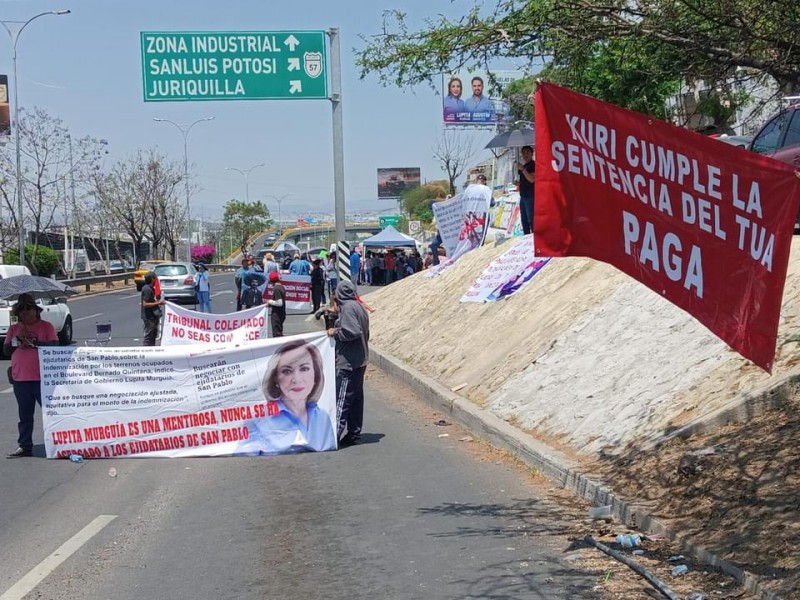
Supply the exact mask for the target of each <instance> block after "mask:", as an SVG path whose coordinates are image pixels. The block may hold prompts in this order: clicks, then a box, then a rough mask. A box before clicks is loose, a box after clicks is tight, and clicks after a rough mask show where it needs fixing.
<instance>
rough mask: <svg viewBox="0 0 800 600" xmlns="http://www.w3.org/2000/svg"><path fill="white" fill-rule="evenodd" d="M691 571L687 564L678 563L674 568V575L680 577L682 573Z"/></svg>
mask: <svg viewBox="0 0 800 600" xmlns="http://www.w3.org/2000/svg"><path fill="white" fill-rule="evenodd" d="M688 572H689V567H687V566H686V565H678V566H677V567H675V568H674V569H672V576H673V577H680V576H681V575H686V574H687V573H688Z"/></svg>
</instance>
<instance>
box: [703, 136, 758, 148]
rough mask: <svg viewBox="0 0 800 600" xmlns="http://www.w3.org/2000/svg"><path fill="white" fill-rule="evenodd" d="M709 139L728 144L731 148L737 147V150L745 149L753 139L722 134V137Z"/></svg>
mask: <svg viewBox="0 0 800 600" xmlns="http://www.w3.org/2000/svg"><path fill="white" fill-rule="evenodd" d="M711 137H712V138H714V139H715V140H718V141H720V142H723V143H725V144H730V145H731V146H737V147H738V148H747V146H748V145H749V144H750V142H752V141H753V138H752V137H750V136H749V135H728V134H725V133H723V134H722V135H718V136H711Z"/></svg>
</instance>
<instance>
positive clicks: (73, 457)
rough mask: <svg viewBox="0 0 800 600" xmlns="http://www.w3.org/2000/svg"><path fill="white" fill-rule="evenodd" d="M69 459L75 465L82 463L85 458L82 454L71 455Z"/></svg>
mask: <svg viewBox="0 0 800 600" xmlns="http://www.w3.org/2000/svg"><path fill="white" fill-rule="evenodd" d="M69 459H70V460H71V461H72V462H74V463H82V462H83V457H82V456H81V455H80V454H70V455H69Z"/></svg>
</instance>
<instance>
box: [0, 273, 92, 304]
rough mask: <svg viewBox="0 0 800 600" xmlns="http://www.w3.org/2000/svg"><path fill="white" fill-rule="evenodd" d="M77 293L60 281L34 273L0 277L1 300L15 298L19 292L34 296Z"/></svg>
mask: <svg viewBox="0 0 800 600" xmlns="http://www.w3.org/2000/svg"><path fill="white" fill-rule="evenodd" d="M77 293H78V292H76V291H75V290H74V289H72V288H71V287H69V286H68V285H66V284H64V283H61V282H60V281H56V280H55V279H48V278H47V277H38V276H36V275H14V276H13V277H6V278H5V279H0V299H2V300H9V299H10V298H16V297H17V296H19V295H20V294H32V295H33V296H34V297H42V296H51V295H53V294H58V295H61V296H69V295H72V294H77Z"/></svg>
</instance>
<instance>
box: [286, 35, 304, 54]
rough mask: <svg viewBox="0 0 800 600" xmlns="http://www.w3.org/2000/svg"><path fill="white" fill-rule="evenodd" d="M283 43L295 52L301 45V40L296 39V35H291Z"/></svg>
mask: <svg viewBox="0 0 800 600" xmlns="http://www.w3.org/2000/svg"><path fill="white" fill-rule="evenodd" d="M283 43H284V44H286V45H287V46H289V50H292V51H294V49H295V48H297V46H299V45H300V40H298V39H297V38H296V37H294V35H291V34H289V37H287V38H286V39H285V40H283Z"/></svg>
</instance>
